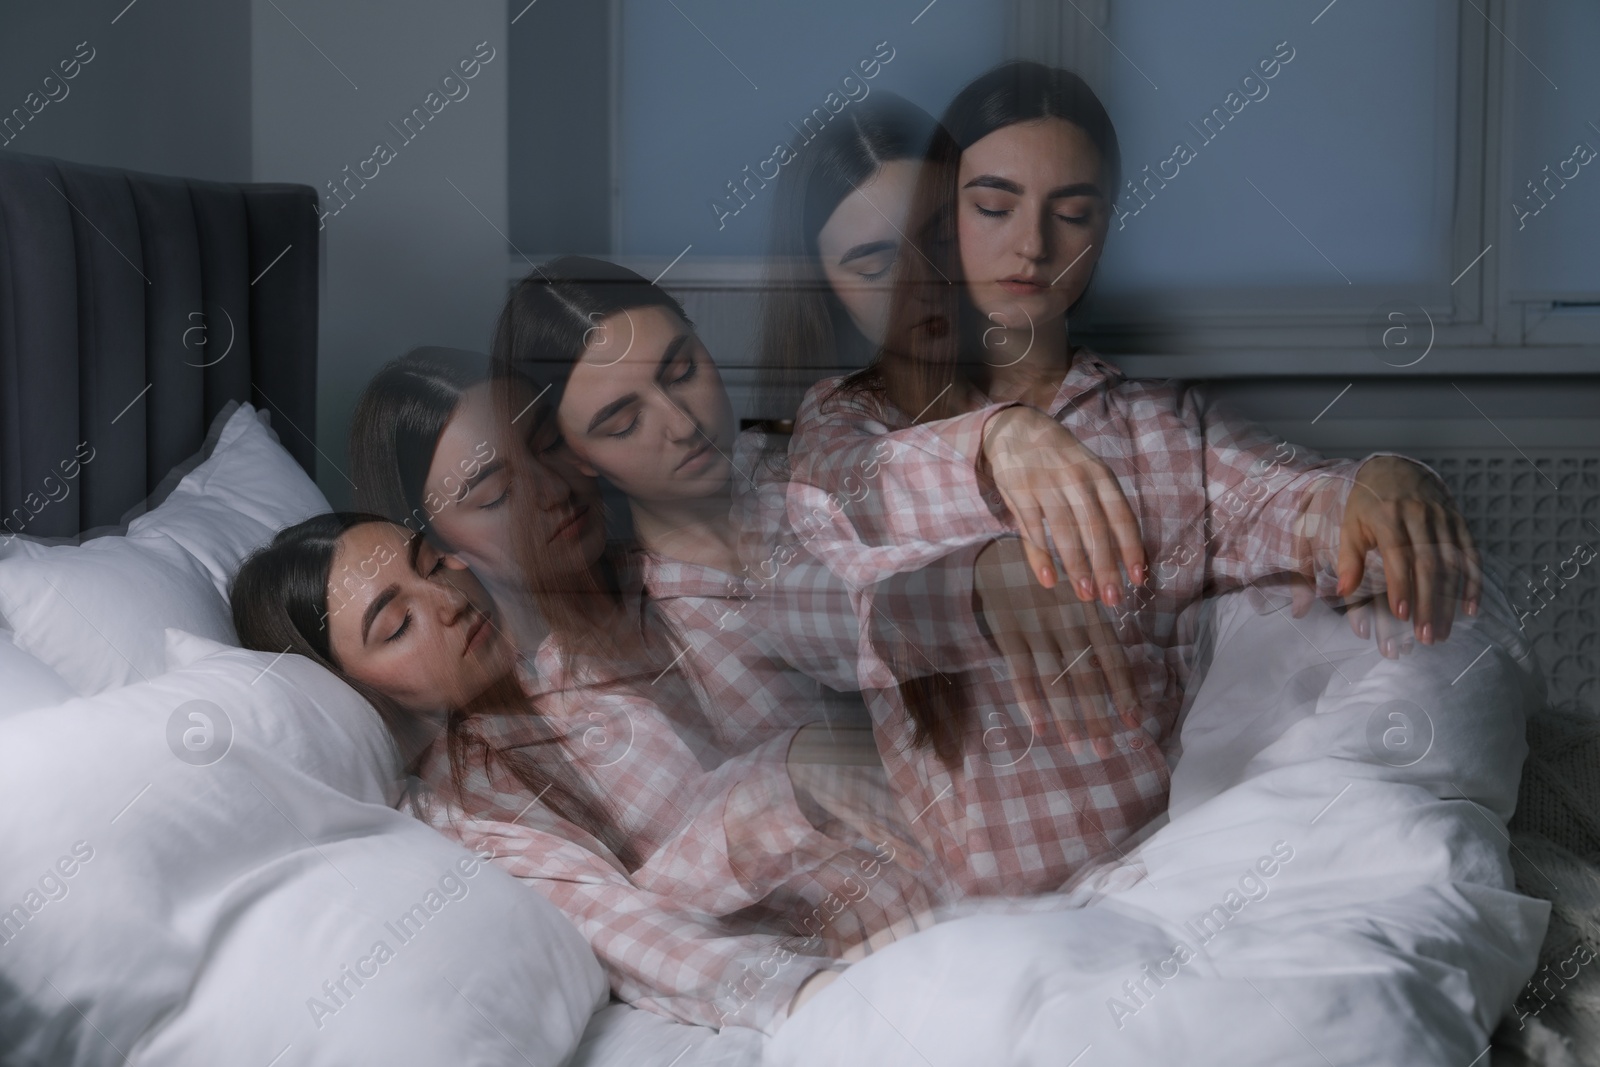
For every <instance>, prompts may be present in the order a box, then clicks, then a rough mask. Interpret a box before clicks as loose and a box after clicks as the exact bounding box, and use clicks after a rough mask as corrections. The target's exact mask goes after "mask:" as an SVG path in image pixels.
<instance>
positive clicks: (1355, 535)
mask: <svg viewBox="0 0 1600 1067" xmlns="http://www.w3.org/2000/svg"><path fill="white" fill-rule="evenodd" d="M1372 547H1373V545H1372V542H1371V539H1370V538H1369V537H1367V535H1366V532H1365V531H1364V530H1361V529H1360V528H1359V527H1357V526H1347V527H1345V529H1344V530H1343V531H1341V533H1340V536H1339V587H1338V592H1339V595H1340V596H1344V597H1347V596H1352V595H1353V594H1354V593H1355V591H1356V590H1357V589H1360V588H1361V579H1362V578H1364V577H1366V573H1367V550H1368V549H1370V548H1372Z"/></svg>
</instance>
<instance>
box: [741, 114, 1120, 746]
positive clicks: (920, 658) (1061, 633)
mask: <svg viewBox="0 0 1600 1067" xmlns="http://www.w3.org/2000/svg"><path fill="white" fill-rule="evenodd" d="M935 128H936V124H935V123H934V121H933V119H932V117H931V116H929V115H928V114H927V113H926V112H925V111H923V110H922V109H921V108H919V107H917V106H916V105H915V104H912V103H910V102H909V101H906V100H904V99H902V98H901V97H898V96H895V95H894V94H892V93H881V92H880V93H879V94H878V95H876V96H874V97H873V99H872V101H871V102H869V103H867V104H865V105H863V106H862V107H860V108H857V109H853V110H852V111H851V112H850V113H849V114H848V115H846V116H844V117H843V118H842V121H840V122H837V123H834V124H832V125H830V126H829V127H828V128H827V129H826V130H825V131H824V132H823V133H822V134H821V135H820V136H818V138H817V139H816V140H815V141H814V142H813V143H811V144H809V145H807V150H806V153H805V154H804V155H803V156H802V157H801V159H800V160H799V161H798V162H797V163H796V164H795V166H793V167H792V168H790V169H788V170H785V171H784V173H783V175H782V176H781V177H780V178H779V180H778V187H777V190H776V191H775V194H774V199H773V204H774V207H773V219H772V230H771V234H772V235H771V238H770V244H769V255H768V261H767V276H768V285H767V288H766V290H765V292H764V313H763V318H762V328H761V351H760V360H761V380H762V383H763V386H762V392H763V396H762V401H761V402H762V410H763V411H764V412H765V413H767V414H772V415H781V416H792V414H793V412H794V410H795V408H796V406H797V405H798V401H799V398H800V397H801V395H802V394H803V393H804V392H805V391H806V390H807V389H809V388H810V387H811V386H812V385H813V384H814V383H815V382H816V381H817V379H818V377H819V375H821V374H822V373H823V372H824V371H825V370H826V369H828V368H830V367H838V368H846V369H860V368H861V367H864V366H865V365H866V363H867V361H868V360H869V358H870V357H871V356H872V355H873V354H874V353H876V352H877V350H878V349H879V348H880V347H881V346H882V345H883V342H884V334H885V331H886V329H887V326H888V319H889V311H890V306H891V297H892V294H893V293H894V291H895V278H896V273H895V266H896V263H897V261H898V259H899V256H900V253H901V243H902V238H903V236H904V228H905V226H906V219H907V216H908V214H909V212H910V209H911V200H912V194H913V192H914V190H915V188H916V183H917V176H918V174H919V172H920V169H921V165H922V160H923V158H924V157H925V156H926V154H927V151H928V148H929V145H930V143H931V141H932V138H933V134H934V131H935ZM774 440H776V438H774ZM876 467H877V464H876V463H874V462H872V461H870V460H868V461H867V462H865V463H864V464H863V465H862V466H861V468H860V469H859V470H858V471H857V472H856V475H857V477H856V478H855V481H856V483H857V484H858V485H859V483H860V482H861V480H862V479H861V478H860V477H859V475H862V474H868V475H869V476H870V474H872V473H875V471H876ZM810 488H811V487H810V486H807V485H806V484H805V483H800V484H796V485H794V486H793V487H792V489H791V495H792V496H793V497H794V498H795V499H794V509H793V510H794V512H795V522H796V524H797V525H801V526H807V527H809V526H810V525H812V524H813V523H814V521H815V520H817V519H818V518H819V517H822V516H826V515H829V514H831V513H832V512H833V511H835V510H836V508H835V507H834V505H833V502H832V501H831V500H830V498H829V497H830V494H828V493H815V492H810V491H809V490H810ZM843 488H844V489H845V490H846V491H847V492H860V491H866V490H865V489H864V488H859V489H856V490H851V488H850V485H849V483H848V482H847V483H846V485H845V486H844V487H843ZM882 503H883V505H884V506H888V507H895V506H898V505H897V503H896V502H895V501H894V500H892V499H885V500H884V501H883V502H882ZM807 519H811V520H813V523H808V522H807ZM879 547H881V548H884V549H886V550H887V551H886V552H882V553H878V557H879V558H875V559H874V560H873V561H872V562H873V566H872V567H870V568H868V569H866V570H863V569H861V568H860V567H859V566H858V564H859V563H860V562H861V561H860V559H859V558H852V559H843V558H840V557H838V556H837V555H832V554H830V553H829V552H828V542H827V541H826V540H822V541H819V542H818V543H817V546H816V548H817V551H818V553H819V554H820V555H822V556H824V557H825V558H827V559H828V561H829V563H830V564H831V565H834V566H835V567H836V568H838V570H839V573H840V575H842V576H844V577H846V578H848V579H849V580H850V581H851V582H852V583H854V584H855V585H857V586H862V587H870V586H873V584H874V582H875V581H877V579H878V578H879V577H880V576H881V575H882V574H884V573H888V572H890V571H893V570H900V571H901V573H909V572H910V570H911V569H912V566H913V564H912V563H911V562H909V561H903V560H895V559H894V558H893V555H892V553H893V551H894V550H895V549H896V548H899V547H902V546H894V545H883V546H879ZM1026 547H1027V544H1026V542H1018V541H1016V540H1014V539H999V540H993V541H988V542H983V541H979V542H976V543H972V544H964V545H963V546H962V547H960V548H957V549H954V550H952V551H950V552H948V554H945V555H943V556H938V557H937V562H936V563H933V564H931V565H929V566H927V567H925V568H923V571H922V573H923V574H924V576H925V578H926V580H925V581H923V582H922V583H921V584H920V587H919V588H918V589H917V591H916V592H917V595H916V596H915V597H913V598H912V599H911V600H901V601H899V602H898V603H897V602H895V601H894V600H892V599H890V598H887V597H886V598H883V599H882V600H880V601H879V602H878V604H877V605H876V608H877V614H878V615H879V616H880V617H881V616H883V615H884V614H885V613H887V614H888V615H889V616H890V617H891V618H892V619H893V620H894V629H895V630H896V631H898V635H899V636H901V637H902V638H904V639H903V640H902V641H901V642H900V645H901V646H903V647H902V648H901V650H900V654H899V655H898V657H896V658H895V662H896V664H897V665H898V670H896V669H891V668H889V667H888V666H887V664H883V663H882V662H881V659H879V658H878V657H875V656H874V655H873V652H874V650H873V648H872V647H871V646H870V645H869V646H868V647H867V648H865V650H864V652H865V656H866V659H867V660H868V661H869V663H875V664H876V665H877V666H879V667H880V668H881V672H880V681H881V680H882V675H885V674H886V675H890V676H893V675H895V674H899V675H900V677H899V678H894V677H890V679H889V684H899V685H900V687H901V688H902V690H903V692H902V693H901V694H900V695H901V697H902V698H903V700H904V701H905V702H907V703H908V704H909V705H911V706H913V707H915V708H917V711H916V712H914V713H913V714H912V720H913V722H914V723H915V724H916V726H917V733H918V738H919V740H923V741H932V742H935V743H944V744H945V747H944V749H943V750H942V751H943V754H944V755H946V756H952V755H953V753H952V752H951V751H950V750H949V747H948V743H947V742H948V739H947V738H944V737H942V736H935V735H933V734H931V733H930V732H929V731H928V730H927V729H926V728H925V726H924V724H926V723H929V722H931V721H933V719H934V718H936V717H937V716H939V715H941V714H942V713H941V712H939V711H938V710H937V706H939V705H941V704H942V703H944V699H943V697H942V696H941V693H942V692H944V691H953V690H954V689H956V688H959V686H958V685H945V686H939V687H935V686H930V685H927V684H923V683H925V682H926V679H925V678H920V677H913V678H906V677H905V672H906V669H907V667H910V668H912V669H913V671H915V669H916V667H917V666H918V665H919V664H920V663H924V662H926V661H928V660H929V659H930V658H937V659H938V661H939V662H940V663H942V664H943V663H955V664H964V665H966V666H971V664H970V663H965V661H964V660H963V658H962V656H961V651H962V650H971V649H978V650H987V649H988V648H989V641H988V640H986V639H985V634H984V631H985V630H986V631H987V633H988V634H989V635H990V636H992V638H993V639H994V641H995V642H996V643H997V644H998V646H999V649H1000V650H1001V652H1002V653H1003V654H1004V656H1005V659H1006V661H1007V664H1008V671H1009V673H1010V674H1011V676H1012V677H1013V679H1014V680H1020V681H1022V682H1023V685H1022V686H1021V688H1020V689H1017V691H1016V692H1015V694H1014V695H1015V698H1016V702H1017V703H1019V704H1020V705H1021V706H1022V707H1024V708H1026V709H1027V712H1028V714H1027V718H1028V720H1029V722H1030V723H1042V722H1044V721H1047V720H1049V719H1052V718H1053V719H1054V720H1056V723H1057V724H1058V725H1059V726H1060V727H1061V728H1063V729H1065V730H1066V731H1067V732H1068V733H1069V735H1070V736H1071V737H1074V738H1076V737H1077V736H1079V734H1080V732H1081V733H1082V734H1083V735H1086V736H1087V737H1088V738H1089V739H1090V740H1092V741H1093V743H1094V744H1095V745H1096V746H1097V747H1098V748H1099V749H1101V750H1103V749H1104V746H1105V744H1106V742H1107V739H1108V738H1109V737H1110V736H1112V735H1113V734H1114V732H1115V727H1113V726H1112V725H1111V721H1112V714H1113V713H1114V712H1116V713H1121V714H1122V715H1124V716H1128V715H1131V714H1132V713H1133V711H1134V709H1135V707H1136V705H1137V696H1136V695H1135V693H1134V692H1133V686H1132V676H1131V671H1130V670H1129V667H1128V663H1127V657H1126V655H1125V654H1124V653H1123V650H1122V646H1121V645H1120V644H1119V643H1118V642H1117V641H1116V640H1115V639H1114V637H1113V635H1112V634H1111V632H1110V628H1109V627H1108V626H1107V624H1106V620H1105V619H1104V618H1103V617H1102V615H1101V614H1100V613H1099V612H1098V611H1097V610H1096V608H1095V607H1094V605H1092V604H1091V605H1088V606H1083V605H1080V604H1078V603H1077V602H1074V601H1070V600H1067V599H1064V598H1062V597H1059V596H1044V595H1041V594H1040V593H1038V592H1037V591H1036V590H1035V589H1034V588H1033V586H1032V584H1031V583H1030V582H1028V581H1025V580H1024V581H1021V582H1018V581H1016V577H1017V572H1018V571H1019V570H1020V564H1021V560H1019V559H1018V555H1019V551H1020V550H1022V549H1025V548H1026ZM883 557H888V558H883ZM928 558H929V557H928V556H926V555H922V556H919V557H918V563H919V564H920V563H922V562H925V561H926V560H927V559H928ZM1046 559H1047V557H1046V556H1045V555H1044V554H1043V553H1034V554H1033V556H1032V558H1031V562H1033V564H1034V565H1035V566H1038V565H1040V564H1042V563H1044V562H1045V561H1046ZM1052 579H1053V576H1051V577H1048V578H1045V579H1041V580H1043V581H1046V582H1047V584H1048V583H1049V582H1050V581H1051V580H1052ZM878 587H879V588H881V583H879V586H878ZM975 605H976V606H978V607H979V608H980V611H979V612H978V614H977V615H974V612H973V610H972V609H973V607H974V606H975ZM862 610H863V611H864V612H865V611H866V609H865V607H864V606H863V609H862ZM979 618H981V619H982V622H983V626H982V627H981V628H980V627H979V626H978V625H977V620H978V619H979ZM930 621H933V622H935V625H931V626H930V625H928V623H929V622H930ZM912 635H914V636H912ZM952 650H953V651H954V652H955V657H954V659H953V660H952V659H951V657H950V654H951V651H952ZM1086 650H1092V654H1091V655H1090V657H1089V658H1088V659H1087V660H1081V659H1079V656H1080V655H1081V654H1082V653H1084V652H1085V651H1086ZM1036 662H1048V663H1055V664H1061V663H1070V664H1071V668H1072V669H1071V670H1070V671H1068V672H1066V674H1065V675H1064V676H1063V677H1062V678H1059V679H1057V680H1056V682H1055V684H1053V685H1050V686H1046V687H1040V686H1037V685H1030V684H1028V682H1029V680H1030V679H1031V677H1032V675H1033V674H1034V673H1035V672H1034V671H1033V670H1032V669H1031V667H1032V665H1033V664H1034V663H1036ZM868 673H869V674H870V673H871V671H870V668H869V669H868ZM918 673H921V672H918ZM1051 673H1052V675H1054V674H1055V672H1054V671H1052V672H1051ZM1014 688H1015V687H1014ZM983 718H984V721H985V723H986V724H988V727H989V728H988V729H987V730H986V731H985V737H986V738H987V739H989V740H987V741H986V742H985V743H986V744H987V745H990V746H991V747H1007V745H1006V740H1005V739H1006V738H1007V737H1008V735H1010V740H1011V742H1012V743H1021V744H1024V745H1025V744H1026V740H1025V738H1026V736H1027V735H1029V734H1031V733H1032V731H1033V729H1034V728H1035V727H1034V726H1032V725H1029V726H1028V727H1027V728H1026V730H1021V731H1019V730H1017V729H1015V727H1016V726H1017V725H1020V724H1014V723H1009V722H1008V720H1009V719H1010V718H1011V717H1010V716H1008V715H1003V714H1002V715H996V714H994V713H992V712H991V713H990V714H987V715H985V716H983ZM1007 725H1010V726H1012V729H1009V730H1008V729H1006V728H1005V727H1006V726H1007ZM996 758H997V759H1004V758H1005V757H1004V756H997V757H996Z"/></svg>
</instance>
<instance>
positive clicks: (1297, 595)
mask: <svg viewBox="0 0 1600 1067" xmlns="http://www.w3.org/2000/svg"><path fill="white" fill-rule="evenodd" d="M1316 599H1317V590H1316V588H1315V587H1314V586H1312V585H1311V583H1310V582H1308V581H1306V580H1305V579H1304V578H1302V577H1300V575H1298V574H1296V575H1293V576H1292V577H1291V579H1290V582H1289V613H1290V614H1291V615H1293V616H1294V617H1295V618H1297V619H1303V618H1305V617H1306V613H1307V612H1308V611H1310V610H1311V605H1312V604H1313V603H1315V602H1316Z"/></svg>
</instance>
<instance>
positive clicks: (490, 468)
mask: <svg viewBox="0 0 1600 1067" xmlns="http://www.w3.org/2000/svg"><path fill="white" fill-rule="evenodd" d="M505 467H506V461H505V460H503V459H497V460H495V461H494V462H493V463H490V464H487V465H485V466H483V467H480V468H479V469H478V473H477V474H474V475H473V476H472V477H470V478H468V479H467V480H466V481H464V482H462V483H461V495H460V496H459V497H457V498H456V499H457V500H465V499H466V498H467V494H468V493H470V492H472V491H473V490H474V489H476V488H478V485H479V483H481V482H482V481H483V480H484V479H485V478H487V477H489V475H491V474H499V473H500V472H501V471H503V470H505ZM412 556H413V557H415V556H416V552H412Z"/></svg>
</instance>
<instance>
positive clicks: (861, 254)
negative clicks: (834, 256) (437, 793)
mask: <svg viewBox="0 0 1600 1067" xmlns="http://www.w3.org/2000/svg"><path fill="white" fill-rule="evenodd" d="M894 246H895V243H894V242H893V241H868V242H866V243H865V244H859V245H856V246H855V247H854V248H852V249H850V250H849V251H848V252H846V253H845V254H844V255H842V256H840V257H839V266H841V267H842V266H844V265H845V264H846V263H851V262H854V261H855V260H858V259H865V258H866V257H868V256H875V255H877V254H878V253H879V252H887V251H888V250H889V249H891V248H893V247H894Z"/></svg>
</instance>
